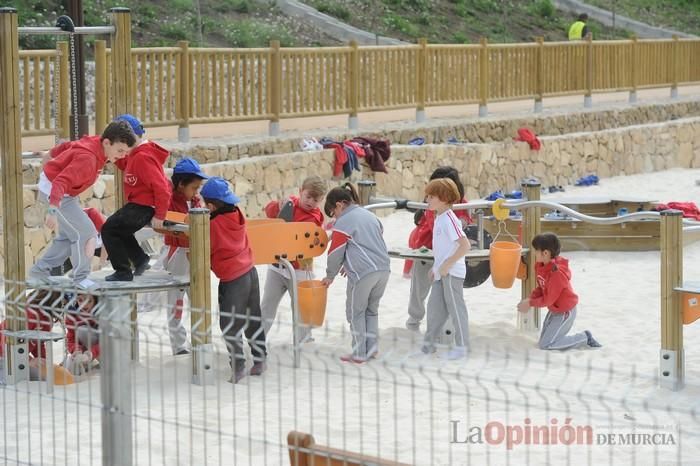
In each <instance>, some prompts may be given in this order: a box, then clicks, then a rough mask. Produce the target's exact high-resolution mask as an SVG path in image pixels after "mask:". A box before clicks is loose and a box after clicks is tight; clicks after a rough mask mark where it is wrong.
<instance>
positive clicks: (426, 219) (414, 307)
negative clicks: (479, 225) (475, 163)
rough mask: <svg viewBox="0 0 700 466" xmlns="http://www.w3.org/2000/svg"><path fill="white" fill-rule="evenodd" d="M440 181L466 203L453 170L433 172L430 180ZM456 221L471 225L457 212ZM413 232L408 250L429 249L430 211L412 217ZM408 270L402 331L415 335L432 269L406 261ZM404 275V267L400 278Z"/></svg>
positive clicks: (426, 264)
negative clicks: (448, 183)
mask: <svg viewBox="0 0 700 466" xmlns="http://www.w3.org/2000/svg"><path fill="white" fill-rule="evenodd" d="M440 178H449V179H450V180H452V181H454V183H455V184H456V185H457V190H458V191H459V196H460V201H459V203H466V202H467V200H466V199H464V185H463V184H462V182H461V181H460V179H459V172H458V171H457V169H455V168H453V167H438V168H436V169H435V171H434V172H433V174H432V175H430V180H431V181H432V180H437V179H440ZM454 214H455V215H456V216H457V218H458V219H459V220H460V221H461V222H462V227H464V226H465V225H468V224H470V223H472V219H471V217H470V216H469V214H468V213H467V211H466V210H457V211H455V212H454ZM415 223H416V228H415V229H414V230H413V231H412V232H411V236H410V237H409V239H408V246H409V247H411V248H413V249H418V248H422V247H426V248H428V249H433V224H434V223H435V212H433V211H432V210H430V209H427V210H425V211H421V210H419V211H418V212H416V216H415ZM406 265H407V266H408V267H407V268H408V270H410V276H411V291H410V294H409V298H408V320H407V321H406V328H408V329H409V330H415V331H417V330H418V329H419V328H420V323H421V321H422V320H423V317H425V300H426V298H427V297H428V293H429V292H430V288H431V286H432V280H431V279H430V277H429V273H430V269H431V268H432V266H433V263H432V262H423V261H419V260H415V261H412V264H410V265H409V261H406ZM406 273H407V270H406V267H404V274H406Z"/></svg>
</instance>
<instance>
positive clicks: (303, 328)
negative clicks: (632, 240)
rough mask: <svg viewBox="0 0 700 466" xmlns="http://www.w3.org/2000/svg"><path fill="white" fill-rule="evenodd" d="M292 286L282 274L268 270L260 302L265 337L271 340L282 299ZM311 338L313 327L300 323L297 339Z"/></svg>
mask: <svg viewBox="0 0 700 466" xmlns="http://www.w3.org/2000/svg"><path fill="white" fill-rule="evenodd" d="M291 286H292V280H291V279H289V278H287V277H285V276H284V275H282V274H281V273H278V272H275V271H274V270H272V266H270V267H268V268H267V275H266V276H265V289H264V290H263V296H262V301H261V302H260V311H261V313H262V318H263V325H264V327H265V335H267V336H268V338H269V333H270V329H271V328H272V324H273V323H274V321H275V317H277V308H278V307H279V305H280V301H282V297H283V296H284V295H285V293H287V292H288V291H289V289H290V288H291ZM310 337H311V327H309V326H308V325H304V324H302V323H299V333H298V336H297V338H299V342H303V341H304V340H306V339H308V338H310Z"/></svg>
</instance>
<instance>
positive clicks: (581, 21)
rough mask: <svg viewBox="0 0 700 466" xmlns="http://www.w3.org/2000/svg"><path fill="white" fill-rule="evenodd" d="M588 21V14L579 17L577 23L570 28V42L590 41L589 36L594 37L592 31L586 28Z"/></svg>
mask: <svg viewBox="0 0 700 466" xmlns="http://www.w3.org/2000/svg"><path fill="white" fill-rule="evenodd" d="M586 21H588V15H587V14H586V13H581V14H580V15H578V19H577V20H576V22H575V23H574V24H572V25H571V27H570V28H569V40H582V39H588V37H589V36H592V33H591V30H590V29H588V26H586Z"/></svg>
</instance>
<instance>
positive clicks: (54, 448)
mask: <svg viewBox="0 0 700 466" xmlns="http://www.w3.org/2000/svg"><path fill="white" fill-rule="evenodd" d="M697 179H700V170H671V171H666V172H660V173H650V174H644V175H633V176H627V177H616V178H610V179H604V180H601V184H600V185H599V186H593V187H586V188H575V187H567V193H566V195H567V196H568V195H575V196H579V195H580V196H589V195H590V196H612V197H614V196H625V197H629V196H635V197H650V198H655V199H658V200H660V201H672V200H677V201H694V202H696V203H700V187H698V186H697V185H696V183H695V181H696V180H697ZM546 197H552V196H550V195H547V196H545V198H546ZM382 221H383V223H384V227H385V238H386V241H387V244H388V245H389V246H404V245H405V244H406V241H407V237H408V233H409V232H410V230H411V228H412V217H411V215H410V214H409V213H407V212H399V213H395V214H392V215H390V216H388V217H385V218H383V219H382ZM563 255H565V256H566V257H568V258H569V259H570V261H571V268H572V271H573V284H574V288H575V290H576V291H577V293H578V294H579V296H580V306H579V314H578V317H577V321H576V324H575V325H574V330H575V331H580V330H583V329H590V330H591V331H592V332H593V334H594V335H595V337H596V338H597V339H598V340H599V341H600V342H601V343H602V344H603V345H604V347H603V348H601V349H599V350H587V349H576V350H571V351H568V352H545V351H540V350H537V349H536V347H535V343H536V339H537V336H536V335H530V334H523V333H521V332H519V331H518V330H517V329H516V325H515V322H516V319H515V317H516V311H515V304H516V303H517V302H518V300H519V298H520V288H519V286H518V283H516V286H515V287H513V288H512V289H510V290H498V289H494V288H493V287H492V286H491V284H490V282H486V283H485V284H483V285H481V286H479V287H477V288H473V289H466V290H465V291H464V296H465V300H466V302H467V306H468V308H469V317H470V339H471V347H472V353H471V356H470V358H469V360H468V361H467V362H466V363H457V362H443V361H442V360H440V359H438V358H432V357H431V358H425V359H414V358H408V357H407V355H408V354H409V353H411V352H412V351H415V349H416V348H417V344H418V342H412V338H414V337H415V335H414V334H412V333H411V332H409V331H407V330H405V328H404V322H405V320H406V317H407V314H406V306H407V302H408V292H409V281H408V280H406V279H404V278H402V276H401V269H402V265H403V264H402V262H401V261H398V260H395V261H393V262H392V269H393V270H392V276H391V279H390V282H389V286H388V289H387V292H386V294H385V296H384V298H383V299H382V303H381V310H380V328H381V352H382V356H383V357H382V359H381V360H379V361H373V362H371V363H369V364H366V365H364V366H352V365H347V364H343V363H340V362H339V361H338V359H337V356H338V355H339V354H342V353H345V352H347V351H348V350H349V348H350V337H349V334H348V330H347V324H346V322H345V311H344V303H345V283H344V280H343V279H340V278H339V279H338V280H336V282H335V283H334V284H333V286H332V287H331V289H330V291H329V298H328V311H327V320H326V326H325V327H324V328H323V329H316V330H315V331H314V335H315V339H316V341H315V343H312V344H307V345H305V347H304V352H303V355H302V367H301V368H300V369H296V370H295V369H292V368H291V366H292V358H291V350H290V348H289V347H288V346H287V345H288V343H289V342H290V341H291V328H290V325H289V323H290V314H291V312H290V307H289V304H288V300H287V299H285V300H283V304H282V305H281V307H280V310H279V317H278V321H279V324H276V325H275V326H274V327H273V330H272V332H271V334H270V340H271V347H270V357H269V362H270V367H269V370H268V372H267V373H266V374H265V375H264V376H263V377H260V378H252V377H251V378H248V379H244V381H243V382H242V383H241V384H239V385H237V386H235V387H234V386H232V385H230V384H228V383H226V382H225V380H226V379H227V378H228V375H229V371H228V367H227V355H226V354H225V352H223V345H222V344H221V339H220V337H219V335H220V333H219V331H218V328H215V329H214V340H215V343H216V345H217V347H218V348H219V349H220V350H222V352H221V353H220V354H219V355H218V356H217V360H216V362H217V365H216V368H215V370H216V372H217V374H216V377H217V380H218V383H217V384H216V385H214V386H209V387H199V386H193V385H191V384H189V371H190V369H189V359H188V358H173V357H172V356H170V349H169V342H168V337H167V333H166V331H165V328H164V315H163V313H162V312H157V313H156V312H152V313H147V314H142V315H141V317H140V321H139V323H140V333H141V335H140V338H141V344H142V352H141V364H140V365H139V366H138V367H137V368H136V369H135V370H134V371H133V378H134V380H135V389H134V402H135V406H136V408H135V412H136V415H137V421H136V422H135V428H136V430H137V434H136V436H135V448H136V451H137V453H136V455H137V458H138V464H151V463H153V464H168V465H171V464H206V463H210V464H218V463H221V464H234V462H235V464H250V465H262V464H289V463H288V456H287V453H286V449H285V446H284V445H285V444H286V435H287V432H289V431H290V430H294V429H296V430H300V431H303V432H310V433H313V434H314V435H315V437H316V440H317V442H318V443H320V444H323V445H330V446H332V447H335V448H347V449H349V450H352V451H363V452H365V453H366V454H372V455H376V454H379V455H380V456H382V457H383V458H386V459H397V460H400V461H403V462H406V463H415V464H425V465H428V464H431V465H432V464H467V463H468V462H469V461H470V462H471V463H472V464H486V463H487V462H490V463H492V464H506V463H508V462H510V463H512V464H524V463H533V464H545V463H552V464H563V463H565V462H566V463H570V464H586V463H587V464H606V463H609V462H611V461H614V462H615V463H617V464H632V463H637V464H654V463H658V462H663V463H666V464H674V463H676V462H678V461H681V460H683V461H686V462H687V463H685V464H692V463H693V462H697V461H699V460H698V458H700V442H699V441H700V421H699V420H698V417H697V413H695V415H694V416H693V415H691V414H690V410H691V409H695V411H697V410H698V408H699V407H700V405H699V403H698V400H699V399H700V398H699V395H700V345H699V344H698V342H700V323H696V324H694V325H690V326H686V327H685V329H684V336H685V337H684V338H685V348H686V387H685V389H684V390H683V391H680V392H675V393H673V392H669V391H666V390H663V389H660V388H658V381H657V379H656V376H657V373H658V367H659V349H660V323H659V322H660V317H659V314H660V310H659V309H660V305H659V300H660V298H659V253H658V252H631V253H630V252H572V253H566V252H564V253H563ZM699 261H700V243H698V244H692V245H689V246H687V247H686V248H685V250H684V263H685V266H684V277H685V279H686V280H695V281H700V269H699V268H698V267H697V265H696V264H698V262H699ZM316 267H317V274H321V273H322V272H323V270H324V260H323V259H321V260H317V263H316ZM259 272H260V277H261V280H264V276H265V269H264V268H260V269H259ZM262 286H263V284H262V283H261V288H262ZM214 288H215V287H214ZM212 291H213V294H214V296H213V297H214V300H213V302H216V301H215V298H216V296H215V292H216V290H215V289H213V290H212ZM542 318H543V319H544V313H543V315H542ZM215 319H216V317H215ZM215 323H216V320H215ZM215 327H216V325H215ZM42 388H43V385H39V384H36V383H31V384H26V383H23V384H20V385H19V386H17V387H6V388H5V389H4V390H2V389H0V403H1V404H2V410H3V411H2V415H0V417H2V418H3V419H4V422H3V427H2V431H3V432H2V433H0V459H4V458H8V457H9V458H14V457H15V456H16V455H17V453H16V448H17V444H20V445H21V446H20V453H19V455H20V457H21V459H22V460H23V461H27V462H30V463H32V464H39V463H40V462H41V459H40V457H39V455H40V454H41V455H43V462H46V463H53V462H54V461H55V462H57V463H64V462H65V463H67V464H78V461H77V458H78V457H80V458H81V459H80V463H93V462H94V463H99V462H100V459H101V456H100V455H101V450H100V445H101V439H100V430H99V426H100V409H99V406H100V405H99V399H100V398H99V393H100V391H99V375H98V376H94V377H93V378H91V379H90V380H89V381H86V382H83V383H80V384H77V385H74V386H71V387H66V388H61V387H58V388H57V389H56V392H55V394H54V398H53V399H52V398H47V397H46V396H42V398H41V400H40V399H39V398H38V396H37V394H38V393H39V392H40V391H41V389H42ZM76 399H79V400H81V402H80V403H79V404H75V403H74V402H72V401H70V400H76ZM64 400H67V401H64ZM87 404H89V405H90V406H91V407H88V406H87ZM669 407H670V409H669ZM39 409H41V410H42V411H39ZM52 409H53V410H54V411H55V412H54V413H52V411H51V410H52ZM28 410H31V413H32V415H31V423H30V422H29V420H28V415H27V412H28ZM39 418H42V419H43V420H44V421H43V423H41V424H39V421H38V419H39ZM525 418H529V419H531V425H538V426H539V425H545V426H549V427H551V426H552V425H554V424H553V423H552V421H551V420H552V419H556V423H558V425H562V424H564V423H565V419H566V418H571V421H570V423H571V425H573V426H591V427H592V431H593V433H594V436H593V445H571V446H563V445H549V446H546V445H530V446H525V445H514V446H513V448H512V450H508V449H507V448H506V446H505V442H503V443H502V444H499V445H487V444H471V445H470V444H466V443H451V441H450V440H451V439H452V440H458V441H463V440H464V439H465V437H466V436H467V434H468V433H469V432H468V431H469V429H470V428H471V427H474V426H480V427H481V428H483V427H484V426H485V425H486V424H487V423H489V422H492V421H495V422H501V423H503V424H508V425H514V426H521V427H524V426H525V423H526V421H525ZM450 421H458V422H457V423H451V422H450ZM651 425H655V426H656V427H650V426H651ZM635 429H636V430H635ZM679 429H680V430H681V432H680V433H679ZM28 431H31V432H32V434H31V435H28V434H27V432H28ZM205 431H206V436H207V438H206V440H205V438H204V436H205ZM90 432H92V433H91V434H90ZM471 432H472V433H473V431H471ZM633 432H637V433H650V434H654V433H656V434H664V435H673V436H674V437H673V439H674V441H675V443H676V444H678V443H679V442H680V446H679V445H675V446H672V447H669V446H657V447H654V446H650V445H638V446H615V447H612V448H611V447H609V446H603V445H598V444H597V443H598V440H599V438H598V436H599V435H602V434H623V435H624V434H630V433H633ZM656 439H657V441H658V440H660V439H661V437H656ZM664 439H666V441H667V440H668V437H664ZM27 442H30V445H31V447H30V449H31V452H32V453H31V458H30V457H29V456H28V455H29V454H28V446H29V445H28V443H27ZM77 445H80V452H79V453H78V452H77V451H76V450H75V448H76V446H77ZM54 457H55V458H56V459H55V460H54V459H53V458H54Z"/></svg>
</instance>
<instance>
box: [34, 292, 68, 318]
mask: <svg viewBox="0 0 700 466" xmlns="http://www.w3.org/2000/svg"><path fill="white" fill-rule="evenodd" d="M64 306H65V298H64V296H63V294H62V293H61V292H60V291H51V290H46V289H36V290H27V308H31V309H34V310H36V311H38V312H41V313H42V314H45V315H47V316H49V317H50V318H51V319H53V320H57V319H58V318H59V316H60V315H61V313H62V312H63V307H64Z"/></svg>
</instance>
